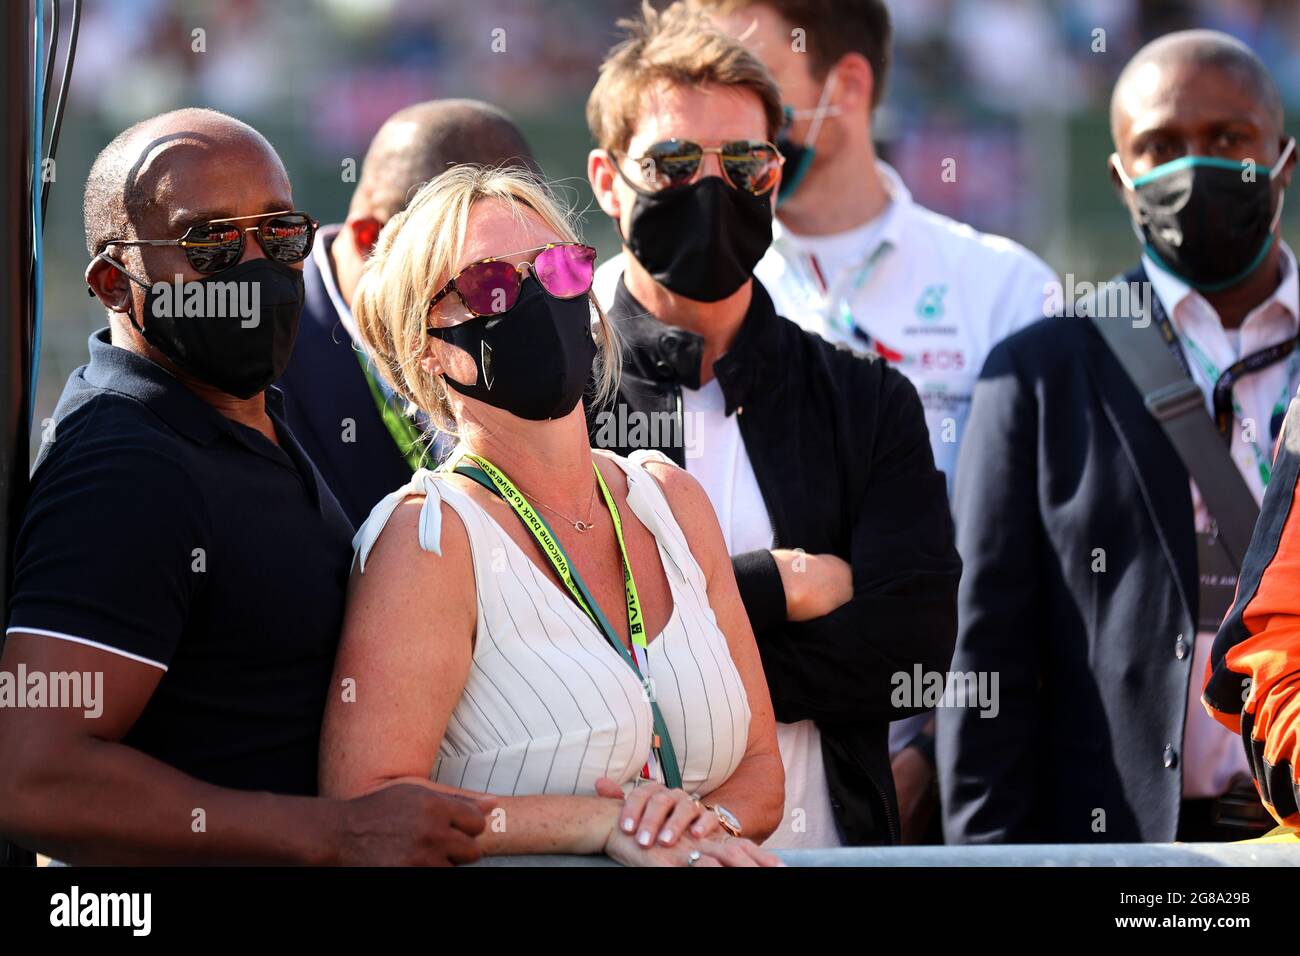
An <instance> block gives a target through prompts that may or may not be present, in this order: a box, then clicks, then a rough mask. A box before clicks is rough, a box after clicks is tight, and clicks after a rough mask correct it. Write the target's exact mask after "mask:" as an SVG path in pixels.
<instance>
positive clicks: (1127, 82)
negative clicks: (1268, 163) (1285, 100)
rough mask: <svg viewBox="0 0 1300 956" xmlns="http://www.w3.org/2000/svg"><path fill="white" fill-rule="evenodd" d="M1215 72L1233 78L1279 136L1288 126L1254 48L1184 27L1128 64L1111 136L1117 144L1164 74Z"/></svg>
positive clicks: (1118, 86)
mask: <svg viewBox="0 0 1300 956" xmlns="http://www.w3.org/2000/svg"><path fill="white" fill-rule="evenodd" d="M1189 70H1191V71H1197V72H1199V71H1213V72H1218V73H1221V74H1223V75H1225V76H1228V77H1230V78H1231V79H1232V80H1233V81H1235V83H1236V84H1237V85H1238V86H1239V87H1240V88H1241V89H1242V90H1243V91H1245V92H1246V93H1247V94H1248V95H1249V97H1250V98H1252V99H1253V100H1254V101H1255V102H1256V104H1257V105H1258V107H1259V108H1260V110H1261V111H1262V112H1263V114H1264V115H1265V116H1266V117H1267V118H1268V120H1269V121H1270V122H1272V123H1273V124H1274V127H1275V129H1274V130H1272V131H1271V132H1273V133H1274V134H1275V135H1277V136H1280V135H1281V133H1282V128H1283V126H1284V125H1285V115H1284V110H1283V107H1282V96H1281V94H1280V93H1279V92H1278V88H1277V84H1276V83H1275V82H1274V80H1273V77H1272V76H1271V75H1269V72H1268V68H1267V67H1265V66H1264V63H1263V61H1261V60H1260V58H1259V57H1258V56H1256V55H1255V52H1254V51H1253V50H1251V48H1250V47H1248V46H1246V44H1244V43H1242V42H1241V41H1240V40H1238V39H1236V38H1235V37H1231V36H1229V35H1228V34H1226V33H1220V32H1219V31H1217V30H1180V31H1178V32H1176V33H1169V34H1166V35H1165V36H1162V37H1159V38H1158V39H1155V40H1152V41H1151V42H1150V43H1148V44H1147V45H1146V46H1144V47H1143V48H1142V49H1141V50H1139V51H1138V52H1137V53H1136V54H1135V55H1134V56H1133V59H1131V60H1130V61H1129V62H1128V65H1126V66H1125V67H1124V70H1123V72H1121V73H1120V76H1119V79H1118V80H1117V81H1116V83H1115V91H1114V94H1113V95H1112V96H1111V101H1110V132H1111V138H1112V139H1113V140H1114V141H1115V143H1116V145H1119V143H1120V138H1121V136H1122V135H1123V131H1124V128H1125V125H1126V124H1127V123H1128V122H1129V121H1130V119H1131V116H1132V114H1133V113H1134V112H1135V111H1136V110H1137V109H1140V102H1141V101H1142V100H1143V99H1144V98H1145V97H1146V96H1148V95H1149V91H1150V90H1152V89H1153V88H1154V87H1156V86H1157V85H1158V83H1159V76H1160V75H1161V74H1167V73H1173V72H1187V71H1189Z"/></svg>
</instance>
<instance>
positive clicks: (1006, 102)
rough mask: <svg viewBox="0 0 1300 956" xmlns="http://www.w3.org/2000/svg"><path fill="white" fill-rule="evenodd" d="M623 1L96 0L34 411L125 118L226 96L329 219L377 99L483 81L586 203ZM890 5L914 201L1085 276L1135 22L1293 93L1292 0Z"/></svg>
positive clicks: (78, 87) (1297, 107) (1116, 240)
mask: <svg viewBox="0 0 1300 956" xmlns="http://www.w3.org/2000/svg"><path fill="white" fill-rule="evenodd" d="M635 6H636V4H635V3H634V2H631V0H545V2H542V0H472V2H466V0H223V2H221V3H212V2H210V0H208V2H205V0H89V2H87V4H86V11H85V20H84V22H83V24H82V28H81V35H80V40H79V44H78V50H77V61H76V70H75V73H74V75H73V80H72V89H71V93H70V98H69V107H68V114H67V119H66V121H65V124H64V131H63V139H62V143H61V146H60V152H59V162H58V169H57V179H56V183H55V188H54V190H53V193H52V200H51V206H50V211H49V218H48V220H47V223H48V224H47V227H46V232H45V255H46V271H45V275H46V293H45V296H46V297H45V327H44V346H43V354H42V365H41V374H40V380H39V383H38V395H37V406H36V412H37V414H36V423H37V425H38V426H39V423H40V421H41V420H42V419H43V418H45V417H46V416H48V414H49V413H50V411H51V410H52V408H53V405H54V402H55V400H56V399H57V397H58V394H59V391H60V389H61V388H62V387H63V383H64V381H65V379H66V377H67V375H68V373H69V372H70V371H71V370H72V369H73V368H75V367H76V366H78V365H81V364H83V363H84V362H85V361H86V336H87V335H88V334H89V333H90V332H91V331H92V330H93V329H95V328H98V327H100V326H102V325H103V321H104V320H103V313H102V309H101V308H100V307H99V306H98V305H97V303H95V302H94V301H93V300H89V299H88V298H87V297H86V295H85V289H84V286H82V285H81V284H80V277H81V274H82V271H83V270H84V268H85V264H86V259H87V256H86V253H85V246H84V241H83V238H82V233H81V198H82V195H81V193H82V187H83V185H84V183H85V178H86V173H87V171H88V169H89V166H90V163H91V161H92V160H93V158H94V156H95V154H96V153H97V152H98V150H99V149H101V148H102V147H103V146H104V145H105V144H106V143H107V142H108V140H109V139H111V138H112V137H113V136H114V135H115V134H116V133H117V132H118V131H120V130H121V129H123V128H125V127H126V126H129V125H131V124H132V123H134V122H136V121H137V120H139V119H142V118H144V117H147V116H151V115H154V114H156V113H159V112H162V111H164V110H168V109H172V108H175V107H178V106H183V105H203V106H210V107H213V108H215V109H219V110H222V111H225V112H228V113H231V114H233V115H235V116H237V117H239V118H241V119H244V120H246V121H248V122H249V123H252V124H253V125H254V126H256V127H257V128H258V129H259V130H261V131H263V132H264V133H265V134H266V135H267V136H268V137H269V138H270V139H271V141H272V143H273V144H274V145H275V146H276V148H277V149H278V150H279V152H280V155H281V156H282V157H283V159H284V161H285V163H286V165H287V166H288V169H289V174H290V177H291V179H292V182H293V184H294V190H295V194H296V198H297V202H298V205H299V207H300V208H303V209H306V210H308V211H309V212H311V213H312V214H313V215H314V216H316V217H317V218H318V219H320V221H321V222H335V221H339V220H341V219H342V218H343V215H344V213H345V211H346V202H347V197H348V196H349V195H350V193H351V191H352V188H353V184H352V183H351V182H348V181H346V180H345V174H346V171H347V169H348V166H349V163H348V160H352V161H354V162H355V164H356V165H358V166H359V164H360V160H361V157H362V155H363V154H364V150H365V146H366V144H367V143H368V142H369V140H370V137H371V136H372V135H373V134H374V132H375V130H376V129H377V128H378V127H379V125H380V124H381V123H382V122H383V120H384V119H385V118H387V117H388V116H389V115H390V114H392V113H393V112H394V111H396V110H397V109H398V108H400V107H402V106H404V105H406V104H408V103H412V102H415V101H419V100H426V99H430V98H435V97H448V96H467V97H474V98H478V99H484V100H487V101H489V102H493V103H496V104H497V105H499V106H502V107H504V108H505V109H507V110H509V111H510V112H511V113H512V114H513V115H514V117H515V119H516V120H517V121H518V122H519V124H520V126H521V127H522V128H523V129H524V131H525V132H526V134H527V135H528V137H529V139H530V141H531V143H532V145H533V148H534V151H535V152H536V154H537V156H538V158H539V160H540V161H541V163H542V165H543V168H544V169H545V171H546V173H547V175H548V177H549V178H550V179H551V180H552V181H555V182H556V183H557V184H558V185H559V186H560V188H561V192H562V194H563V195H564V197H565V198H566V199H567V200H568V201H569V202H571V203H572V204H573V205H575V206H576V207H578V208H579V209H586V208H589V207H591V205H592V199H591V194H590V191H589V189H588V187H587V183H586V176H585V163H586V155H587V151H588V149H589V148H590V145H591V144H590V138H589V135H588V132H587V127H586V123H585V120H584V118H583V107H584V104H585V102H586V97H587V94H588V93H589V92H590V90H591V87H592V84H593V83H594V81H595V75H596V66H597V64H598V63H599V62H600V60H601V58H602V57H603V56H604V55H605V53H606V52H607V51H608V49H609V47H610V45H611V43H612V42H613V39H614V36H615V29H614V21H615V20H616V19H617V18H618V17H619V16H621V15H623V14H625V13H628V12H631V11H632V10H633V9H634V8H635ZM890 7H891V12H892V15H893V19H894V24H895V30H896V36H895V41H894V51H895V65H894V69H893V73H892V76H891V78H890V85H889V92H888V97H887V99H886V102H885V105H884V107H883V110H882V112H881V114H880V115H879V117H878V119H877V127H878V129H879V130H880V133H881V136H882V139H883V142H882V144H881V153H882V155H883V156H884V157H885V158H886V159H888V160H889V161H890V162H892V163H893V164H894V165H895V166H896V167H897V168H898V169H899V171H900V172H901V173H902V176H903V178H904V180H905V181H906V182H907V184H908V185H909V187H910V188H911V190H912V192H913V194H914V195H915V197H916V199H917V200H918V201H919V202H920V203H922V204H923V205H926V206H929V207H930V208H932V209H936V210H938V211H941V212H946V213H949V214H951V215H953V216H955V217H957V218H959V219H962V220H964V221H967V222H970V223H971V224H972V225H974V226H975V227H977V228H980V229H983V230H987V231H991V232H996V233H1002V234H1005V235H1010V236H1012V237H1014V238H1017V239H1019V240H1020V241H1022V242H1024V243H1025V244H1026V245H1028V246H1029V247H1030V248H1032V249H1034V250H1036V251H1037V252H1039V253H1040V254H1041V255H1042V256H1043V257H1044V258H1046V259H1047V260H1048V262H1049V263H1050V264H1051V265H1052V266H1053V267H1054V268H1055V269H1057V270H1058V272H1061V273H1072V274H1074V275H1075V276H1077V277H1078V279H1079V280H1084V279H1094V278H1102V277H1104V276H1106V275H1110V274H1112V273H1113V272H1115V271H1116V270H1118V269H1119V268H1121V267H1123V266H1125V265H1127V264H1128V263H1129V262H1130V261H1131V260H1132V259H1133V256H1134V252H1135V247H1134V244H1133V242H1132V234H1131V229H1130V226H1129V222H1128V218H1127V216H1126V215H1125V214H1124V212H1123V210H1122V209H1121V207H1120V205H1119V203H1118V201H1117V200H1116V199H1115V198H1114V197H1113V195H1112V190H1111V186H1110V183H1109V180H1108V178H1107V176H1106V171H1105V163H1106V157H1107V156H1108V155H1109V153H1110V151H1111V148H1112V147H1111V142H1110V135H1109V130H1108V123H1107V113H1106V110H1107V102H1108V98H1109V93H1110V88H1111V85H1112V83H1113V81H1114V79H1115V77H1116V75H1117V74H1118V72H1119V70H1120V68H1121V67H1122V65H1123V64H1124V62H1125V61H1126V60H1127V59H1128V58H1129V57H1130V56H1131V55H1132V54H1133V52H1134V51H1135V50H1136V49H1137V48H1138V47H1139V46H1141V45H1142V43H1143V42H1145V41H1146V40H1148V39H1150V38H1152V37H1154V36H1157V35H1159V34H1161V33H1164V32H1167V31H1169V30H1174V29H1180V28H1184V27H1189V26H1208V27H1214V28H1217V29H1221V30H1224V31H1226V32H1228V33H1231V34H1233V35H1235V36H1237V37H1239V38H1241V39H1242V40H1244V41H1245V42H1246V43H1248V44H1249V45H1250V46H1251V47H1252V48H1253V49H1254V50H1255V51H1256V52H1258V54H1259V55H1260V56H1261V58H1262V59H1263V60H1264V61H1265V63H1266V64H1267V66H1268V67H1269V69H1270V71H1271V72H1272V74H1273V76H1274V77H1275V78H1276V80H1277V82H1278V84H1279V86H1280V87H1281V90H1282V94H1283V96H1284V98H1285V100H1286V105H1287V109H1288V112H1290V113H1300V3H1297V2H1296V0H894V2H892V3H890ZM64 29H65V30H66V29H67V25H66V23H65V24H64ZM196 31H200V32H196ZM1099 31H1101V32H1099ZM1291 132H1292V133H1294V132H1295V129H1294V128H1293V129H1292V130H1291ZM947 158H954V159H955V160H956V162H957V166H956V168H957V171H958V175H957V179H956V182H946V181H944V180H943V179H942V178H941V176H940V170H941V168H942V165H943V162H944V160H945V159H947ZM1298 215H1300V213H1297V211H1296V210H1295V209H1294V208H1291V209H1288V210H1287V213H1286V219H1285V220H1284V230H1286V231H1288V232H1291V231H1292V230H1293V229H1295V228H1296V225H1295V224H1296V222H1297V219H1296V217H1297V216H1298ZM586 227H587V235H586V238H587V240H588V241H590V242H591V243H592V244H593V245H595V246H597V248H598V249H600V250H601V253H602V255H603V256H608V255H611V254H613V252H614V251H616V248H617V240H616V237H615V236H614V233H613V230H612V228H611V227H610V226H609V224H608V220H607V219H606V217H604V216H603V215H589V216H588V217H587V219H586ZM1295 241H1296V237H1293V238H1292V242H1293V244H1295ZM39 438H40V428H39V427H36V428H34V429H33V440H34V441H39ZM34 448H35V445H33V449H34Z"/></svg>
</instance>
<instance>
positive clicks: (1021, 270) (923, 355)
mask: <svg viewBox="0 0 1300 956" xmlns="http://www.w3.org/2000/svg"><path fill="white" fill-rule="evenodd" d="M879 170H880V174H881V177H882V179H883V180H884V183H885V188H886V190H887V191H888V192H889V196H890V203H889V205H888V206H887V207H886V209H885V211H884V212H882V213H881V214H880V216H878V217H877V218H876V219H875V220H874V221H872V222H871V223H868V224H867V225H866V226H860V227H858V228H857V229H856V230H852V231H851V232H850V233H844V234H840V235H838V236H836V235H831V236H799V235H795V234H794V233H792V232H790V231H789V230H787V229H783V228H781V225H780V222H779V221H778V222H777V223H776V226H775V238H774V241H773V243H772V247H771V248H770V249H769V250H768V252H767V254H766V255H765V256H764V257H763V259H762V261H761V262H759V264H758V267H757V268H756V269H755V270H754V274H755V276H756V277H757V278H758V280H759V281H760V282H762V283H763V286H764V288H766V289H767V291H768V292H769V293H770V294H771V296H772V301H773V302H774V303H775V305H776V310H777V312H778V313H780V314H781V315H784V316H785V317H786V318H789V319H792V320H793V321H795V322H797V323H799V324H800V325H802V326H803V327H804V328H806V329H808V330H809V331H812V332H816V333H817V334H818V335H820V336H822V337H823V338H824V339H826V340H828V341H831V342H836V343H842V344H845V345H848V346H850V347H852V348H854V349H858V350H861V351H876V352H879V353H880V354H881V355H884V356H885V357H886V358H887V359H889V361H890V363H891V364H893V365H894V366H895V367H896V368H897V369H898V370H899V371H900V372H902V373H903V374H904V375H906V376H907V377H908V379H909V380H910V381H911V382H912V384H913V385H914V386H915V387H916V390H917V392H918V393H919V394H920V396H921V403H922V404H923V405H924V406H925V420H926V424H927V425H928V426H929V429H930V444H931V446H932V447H933V449H934V461H935V464H936V465H937V466H938V467H939V469H940V470H941V471H943V472H944V474H945V475H946V476H947V477H948V483H949V488H951V486H952V477H953V469H954V468H955V466H956V464H957V448H958V444H959V443H960V441H961V435H962V432H963V430H964V429H965V427H966V417H967V415H968V414H969V412H970V399H971V391H972V390H973V389H974V387H975V381H976V379H977V378H978V377H979V373H980V369H981V368H982V367H983V365H984V360H985V359H986V358H987V357H988V354H989V351H990V350H991V349H992V348H993V346H995V345H997V344H998V342H1000V341H1001V340H1002V339H1004V338H1006V336H1008V335H1009V334H1011V333H1012V332H1014V331H1016V330H1017V329H1021V328H1023V327H1024V326H1026V325H1028V324H1030V323H1031V322H1033V321H1035V320H1037V319H1041V318H1042V317H1043V315H1044V311H1043V310H1044V303H1045V301H1046V300H1047V298H1048V296H1049V292H1050V290H1051V288H1052V287H1054V286H1055V284H1056V282H1057V277H1056V274H1055V273H1054V272H1053V271H1052V270H1051V269H1050V268H1048V266H1047V264H1046V263H1044V262H1043V261H1042V260H1041V259H1039V258H1038V257H1037V256H1035V255H1034V254H1033V253H1031V252H1029V251H1028V250H1027V249H1025V248H1024V247H1023V246H1021V245H1019V244H1018V243H1016V242H1012V241H1011V240H1010V239H1004V238H1002V237H1001V236H992V235H986V234H984V233H981V232H978V231H976V230H975V229H972V228H971V227H970V226H968V225H965V224H964V223H960V222H957V221H955V220H953V219H950V218H948V217H947V216H942V215H939V214H938V213H935V212H931V211H930V210H929V209H926V208H924V207H923V206H919V205H917V204H916V203H915V202H913V200H912V194H911V193H910V192H909V191H908V189H907V187H906V186H905V185H904V184H903V181H902V179H901V178H899V175H898V173H897V172H895V170H894V169H893V168H892V167H890V166H889V165H887V164H885V163H880V164H879ZM854 233H857V234H859V235H860V236H861V240H862V241H861V243H860V244H859V245H858V247H857V249H856V250H854V251H852V252H851V253H850V252H849V251H848V250H846V248H845V239H847V238H849V237H851V236H853V234H854Z"/></svg>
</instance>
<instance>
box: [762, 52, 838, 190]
mask: <svg viewBox="0 0 1300 956" xmlns="http://www.w3.org/2000/svg"><path fill="white" fill-rule="evenodd" d="M834 87H835V71H834V70H832V71H831V73H830V75H829V76H827V77H826V82H825V83H824V84H823V85H822V92H821V96H820V97H819V98H818V100H817V105H816V106H815V107H813V108H812V109H810V110H796V109H793V108H792V107H789V106H786V107H784V112H785V125H784V126H783V127H782V128H781V132H780V133H778V134H777V137H776V148H777V149H779V150H780V151H781V155H782V156H784V157H785V166H784V167H783V168H782V170H781V186H780V188H778V189H777V191H776V205H777V208H778V209H779V208H781V203H783V202H785V201H786V200H787V199H789V198H790V197H791V196H792V195H793V194H794V191H795V190H796V189H798V188H799V184H800V183H801V182H803V178H804V176H805V175H806V174H807V173H808V169H809V167H811V166H812V161H813V155H814V145H813V144H814V143H816V141H817V134H818V133H820V132H821V128H822V120H824V119H825V118H826V117H828V116H839V115H840V112H841V110H840V108H839V107H838V106H828V105H827V101H828V100H830V98H831V91H832V90H833V89H834ZM800 119H811V120H812V126H811V127H810V128H809V130H808V138H807V139H806V140H804V141H803V142H802V143H796V142H795V141H794V140H792V139H790V127H791V126H793V125H794V121H795V120H800Z"/></svg>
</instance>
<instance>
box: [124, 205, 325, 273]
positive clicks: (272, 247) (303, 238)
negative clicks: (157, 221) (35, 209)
mask: <svg viewBox="0 0 1300 956" xmlns="http://www.w3.org/2000/svg"><path fill="white" fill-rule="evenodd" d="M248 219H260V220H261V222H259V223H258V224H257V225H255V226H239V225H236V223H240V222H243V221H245V220H248ZM319 225H320V224H319V223H318V222H316V220H315V219H312V218H311V216H309V215H307V214H306V213H305V212H298V211H297V210H287V211H284V212H272V213H258V214H257V215H255V216H232V217H230V218H229V219H213V220H210V221H208V222H205V223H203V224H202V225H199V226H191V227H190V228H189V229H187V230H185V235H183V236H181V237H180V238H179V239H110V240H109V241H108V242H106V243H104V246H105V248H107V247H108V246H180V247H181V248H182V249H184V250H185V258H186V259H188V260H189V263H190V266H191V267H192V268H193V269H194V271H195V272H202V273H205V274H206V273H213V272H222V271H224V270H225V269H229V268H230V267H231V266H233V265H235V264H236V263H237V262H239V260H240V259H241V258H243V255H244V233H246V232H251V233H253V235H255V236H256V237H257V244H258V245H259V246H261V247H262V251H263V252H265V253H266V256H267V258H268V259H274V260H275V261H276V262H283V263H286V264H289V263H294V262H301V261H302V260H303V259H305V258H307V254H308V253H309V252H311V245H312V240H313V239H314V238H315V236H316V229H317V227H318V226H319Z"/></svg>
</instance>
